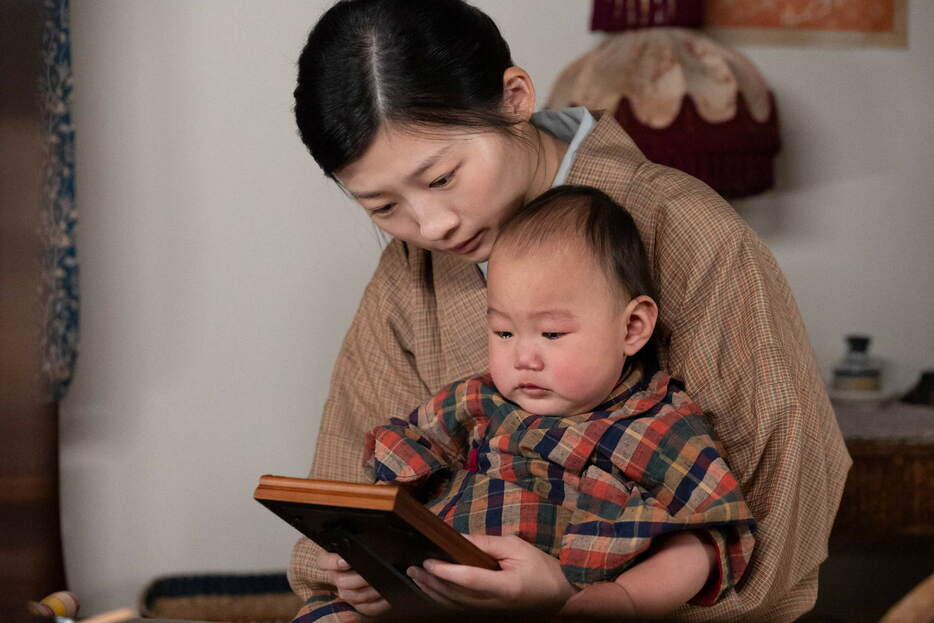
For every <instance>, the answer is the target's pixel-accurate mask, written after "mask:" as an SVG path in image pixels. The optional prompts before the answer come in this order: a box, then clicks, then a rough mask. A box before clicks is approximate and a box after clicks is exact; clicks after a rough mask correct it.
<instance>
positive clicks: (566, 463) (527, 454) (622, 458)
mask: <svg viewBox="0 0 934 623" xmlns="http://www.w3.org/2000/svg"><path fill="white" fill-rule="evenodd" d="M367 467H368V468H369V469H370V470H371V471H372V473H373V475H374V477H375V480H376V481H382V482H398V483H420V482H424V481H427V480H428V479H429V477H431V476H434V475H435V474H439V475H445V476H447V477H446V478H443V480H442V485H441V489H440V491H438V492H437V493H436V494H435V495H434V497H433V498H432V499H430V500H429V501H428V502H427V503H426V506H427V507H428V508H429V509H430V510H432V511H433V512H434V513H436V514H437V515H439V516H440V517H441V518H442V519H444V520H445V521H446V522H447V523H449V524H450V525H451V526H453V527H454V528H455V529H457V530H458V531H459V532H461V533H468V534H494V535H509V534H515V535H518V536H520V537H521V538H523V539H525V540H526V541H528V542H530V543H532V544H534V545H536V546H537V547H539V548H540V549H542V550H543V551H545V552H547V553H549V554H551V555H553V556H555V557H557V558H558V559H559V560H560V562H561V567H562V570H563V571H564V574H565V576H566V577H567V579H568V580H569V581H570V582H572V583H574V584H575V585H578V586H582V585H586V584H591V583H594V582H604V581H612V580H614V579H615V578H616V577H617V576H618V575H619V574H620V573H621V572H622V571H624V570H625V569H626V568H627V567H629V566H631V565H632V564H633V563H634V562H637V561H638V560H639V556H640V555H641V554H643V553H645V552H646V551H647V550H648V548H649V547H650V545H651V544H652V540H653V539H654V538H655V537H658V536H661V535H664V534H668V533H671V532H675V531H679V530H692V531H696V532H698V533H699V534H700V535H701V536H702V537H704V538H705V539H706V540H707V541H708V542H709V543H711V544H712V545H714V547H715V548H716V550H717V559H718V562H719V564H718V566H717V569H716V571H715V573H714V574H712V576H711V578H710V580H709V582H708V583H707V585H706V586H705V587H704V589H703V590H702V591H701V593H700V594H699V595H697V596H696V597H695V598H694V600H692V603H694V604H698V605H713V604H714V603H716V602H717V601H718V600H719V599H720V598H721V597H722V596H723V595H724V594H725V592H726V591H728V590H729V589H730V588H732V587H734V586H735V585H736V583H737V582H738V581H739V579H740V577H741V576H742V574H743V572H744V570H745V569H746V565H747V564H748V562H749V557H750V555H751V553H752V549H753V545H754V538H753V531H754V529H755V522H754V521H753V518H752V515H751V514H750V511H749V509H748V507H747V506H746V503H745V501H744V499H743V496H742V493H741V491H740V489H739V485H738V483H737V481H736V478H735V477H734V476H733V474H732V473H731V472H730V470H729V467H728V466H727V464H726V462H725V461H724V459H723V456H722V451H721V446H720V443H719V441H718V439H717V438H716V436H715V435H714V433H713V429H712V428H711V426H710V425H709V423H708V422H707V419H706V417H705V416H704V415H703V413H702V411H701V410H700V408H699V407H698V405H697V404H695V403H694V402H693V401H692V400H691V399H690V398H689V397H688V396H687V394H686V393H685V392H684V390H683V387H682V386H681V384H680V383H679V382H678V381H676V380H674V379H672V378H671V377H670V376H668V375H666V374H664V373H661V372H658V373H656V374H654V375H653V376H651V377H650V378H644V376H643V374H642V372H641V371H640V370H638V369H637V370H634V371H632V372H631V373H630V374H628V375H627V376H626V378H625V379H624V380H623V381H622V382H621V383H620V384H619V385H618V386H617V387H616V389H615V390H614V391H613V394H612V395H611V396H610V398H609V399H608V400H607V401H606V402H604V403H603V404H601V405H600V406H598V407H597V408H596V409H595V410H594V411H593V412H590V413H584V414H580V415H574V416H567V417H556V416H540V415H534V414H531V413H528V412H526V411H523V410H522V409H521V408H519V407H518V406H517V405H515V404H514V403H511V402H509V401H508V400H506V399H505V398H504V397H503V396H502V395H501V394H499V393H498V392H497V391H496V388H495V387H494V385H493V383H492V381H491V379H490V377H489V376H481V377H474V378H469V379H466V380H463V381H459V382H456V383H453V384H452V385H450V386H448V387H447V388H445V389H444V390H442V391H441V392H439V393H438V394H436V395H435V396H434V398H432V399H431V401H430V402H428V403H427V404H425V405H424V406H422V407H420V408H418V409H416V410H415V411H413V412H412V413H411V414H410V415H409V417H408V418H407V419H400V418H393V419H392V420H391V422H390V424H388V425H386V426H380V427H377V428H375V429H373V430H372V431H371V432H370V434H369V435H368V438H367ZM436 480H437V478H432V486H435V485H436ZM335 603H341V602H339V601H336V602H324V601H322V602H316V604H311V603H309V605H308V606H306V609H304V610H303V613H304V614H306V615H311V614H312V613H313V612H314V611H315V610H318V611H319V612H320V615H316V616H314V617H312V616H308V618H305V617H302V616H300V617H299V618H298V619H297V620H298V621H302V622H303V623H304V622H305V621H313V620H317V618H319V616H323V615H325V614H332V613H333V614H336V612H334V611H333V608H334V607H335ZM326 609H327V612H325V610H326ZM352 612H353V611H352V610H351V611H350V612H346V613H345V612H341V614H342V615H347V614H351V613H352ZM300 614H301V613H300ZM333 620H344V619H343V618H339V619H333Z"/></svg>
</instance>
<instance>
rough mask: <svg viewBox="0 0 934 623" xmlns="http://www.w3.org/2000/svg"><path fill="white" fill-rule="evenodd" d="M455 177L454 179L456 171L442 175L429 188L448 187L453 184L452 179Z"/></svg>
mask: <svg viewBox="0 0 934 623" xmlns="http://www.w3.org/2000/svg"><path fill="white" fill-rule="evenodd" d="M453 177H454V171H451V172H450V173H448V174H446V175H442V176H441V177H439V178H438V179H436V180H435V181H433V182H432V183H431V184H429V185H428V186H429V188H442V187H444V186H447V185H448V184H449V183H450V182H451V178H453Z"/></svg>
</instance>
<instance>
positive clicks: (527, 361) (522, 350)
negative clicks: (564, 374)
mask: <svg viewBox="0 0 934 623" xmlns="http://www.w3.org/2000/svg"><path fill="white" fill-rule="evenodd" d="M513 365H514V366H515V368H516V370H531V371H533V372H538V371H540V370H542V369H543V368H544V367H545V362H544V360H543V359H542V357H541V354H540V353H539V352H538V350H537V349H536V348H534V347H533V346H532V345H531V344H522V343H519V344H516V350H515V359H514V360H513Z"/></svg>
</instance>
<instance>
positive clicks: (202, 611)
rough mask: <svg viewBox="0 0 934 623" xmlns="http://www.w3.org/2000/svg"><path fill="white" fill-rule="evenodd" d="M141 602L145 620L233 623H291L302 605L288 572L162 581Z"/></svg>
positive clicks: (184, 577) (155, 581)
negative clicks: (288, 577) (224, 622)
mask: <svg viewBox="0 0 934 623" xmlns="http://www.w3.org/2000/svg"><path fill="white" fill-rule="evenodd" d="M140 602H141V603H140V613H141V614H142V615H143V616H144V617H156V618H164V619H189V620H198V621H227V622H229V623H280V622H281V623H288V622H289V621H291V620H292V617H294V616H295V613H296V612H298V610H299V608H301V605H302V602H301V600H300V599H299V598H298V596H297V595H295V594H294V593H292V591H291V589H290V588H289V583H288V580H287V579H286V576H285V573H266V574H247V575H243V574H240V575H234V574H222V575H219V574H215V575H206V574H205V575H190V576H169V577H164V578H158V579H156V580H154V581H153V582H152V583H151V584H149V586H148V587H147V588H146V589H145V590H144V591H143V595H142V597H141V599H140Z"/></svg>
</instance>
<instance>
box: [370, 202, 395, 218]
mask: <svg viewBox="0 0 934 623" xmlns="http://www.w3.org/2000/svg"><path fill="white" fill-rule="evenodd" d="M395 207H396V204H394V203H387V204H386V205H384V206H383V207H381V208H376V209H375V210H367V211H368V212H369V213H370V214H371V215H375V216H386V215H387V214H389V213H390V212H392V211H393V208H395Z"/></svg>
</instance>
